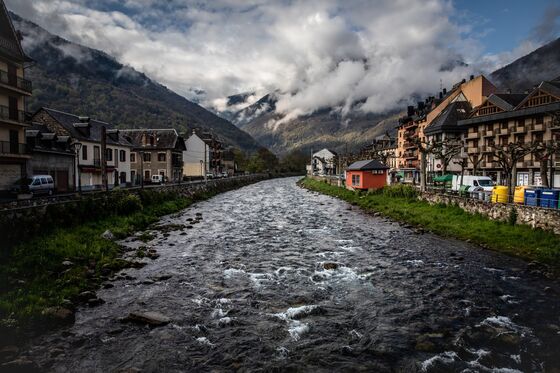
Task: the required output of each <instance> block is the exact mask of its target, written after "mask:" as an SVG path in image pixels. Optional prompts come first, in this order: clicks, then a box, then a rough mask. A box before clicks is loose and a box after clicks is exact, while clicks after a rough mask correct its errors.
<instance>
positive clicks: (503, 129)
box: [500, 128, 509, 135]
mask: <svg viewBox="0 0 560 373" xmlns="http://www.w3.org/2000/svg"><path fill="white" fill-rule="evenodd" d="M500 135H509V128H500Z"/></svg>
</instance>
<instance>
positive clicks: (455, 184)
mask: <svg viewBox="0 0 560 373" xmlns="http://www.w3.org/2000/svg"><path fill="white" fill-rule="evenodd" d="M451 184H452V186H451V188H452V189H453V190H459V189H460V187H461V185H468V186H470V187H471V189H473V188H477V187H480V188H482V189H483V190H484V191H486V192H491V191H492V189H493V188H494V185H495V183H494V182H493V181H492V179H491V178H489V177H488V176H471V175H464V176H463V182H462V183H461V176H460V175H453V181H452V183H451Z"/></svg>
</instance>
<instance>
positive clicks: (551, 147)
mask: <svg viewBox="0 0 560 373" xmlns="http://www.w3.org/2000/svg"><path fill="white" fill-rule="evenodd" d="M551 116H552V123H551V125H552V126H553V127H554V126H558V125H560V111H558V112H555V113H551ZM531 153H532V154H533V155H534V156H535V158H536V159H537V160H538V161H539V163H540V173H541V181H542V184H543V186H544V187H545V188H549V187H550V184H549V182H548V162H549V160H551V159H552V158H553V156H554V155H556V154H560V142H559V141H558V138H553V139H552V140H549V141H536V142H534V143H533V144H532V150H531Z"/></svg>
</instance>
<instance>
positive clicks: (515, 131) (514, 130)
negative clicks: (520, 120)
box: [511, 126, 527, 135]
mask: <svg viewBox="0 0 560 373" xmlns="http://www.w3.org/2000/svg"><path fill="white" fill-rule="evenodd" d="M525 132H527V131H525V127H520V126H517V127H513V128H512V131H511V133H513V134H515V135H516V134H521V133H525Z"/></svg>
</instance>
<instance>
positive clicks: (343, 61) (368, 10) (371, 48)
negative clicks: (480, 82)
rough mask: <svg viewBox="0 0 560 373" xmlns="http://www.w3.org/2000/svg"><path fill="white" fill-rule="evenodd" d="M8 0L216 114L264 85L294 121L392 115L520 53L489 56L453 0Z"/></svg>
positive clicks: (263, 90)
mask: <svg viewBox="0 0 560 373" xmlns="http://www.w3.org/2000/svg"><path fill="white" fill-rule="evenodd" d="M7 5H8V6H9V7H10V8H11V9H13V10H14V11H16V12H18V13H21V14H20V15H22V16H23V17H25V18H28V19H31V20H32V21H34V22H36V23H38V24H39V25H41V26H43V27H45V28H47V30H49V31H51V32H53V33H56V34H60V35H61V36H63V37H65V38H67V39H69V40H71V41H74V42H78V43H82V44H84V45H86V46H89V47H93V48H96V49H100V50H103V51H105V52H107V53H108V54H111V55H113V56H115V57H116V58H117V59H118V60H119V61H120V62H122V63H124V64H127V65H130V66H131V67H133V68H135V69H137V70H139V71H141V72H143V73H145V74H146V75H148V76H150V77H151V78H154V79H156V80H158V81H159V82H161V83H163V84H165V85H167V86H168V87H170V88H171V89H173V90H175V91H176V92H178V93H179V94H182V95H184V96H186V97H188V98H191V99H195V100H197V101H199V102H202V103H203V104H205V105H208V106H213V107H215V108H217V109H223V108H224V105H225V103H227V101H226V97H227V96H230V95H232V94H236V93H239V92H254V93H255V95H254V96H248V97H249V99H250V102H254V101H255V100H257V99H258V98H259V97H261V96H262V95H263V94H265V93H267V92H277V96H278V103H277V105H276V108H277V111H278V112H279V113H281V114H283V115H284V118H285V120H288V119H293V118H296V117H298V116H300V115H306V114H310V113H312V112H313V111H316V110H318V109H322V108H332V109H333V110H335V111H338V112H339V113H341V114H342V115H345V113H347V112H348V111H349V110H350V108H358V109H359V110H362V111H364V112H377V113H378V112H385V111H389V110H391V109H394V108H395V107H396V106H402V105H403V100H408V99H409V97H410V95H411V94H412V93H416V94H420V95H422V94H433V93H434V92H436V91H437V90H438V89H439V86H440V79H441V80H442V81H443V84H444V86H447V87H450V86H451V85H452V84H454V83H455V82H457V81H459V80H461V79H462V78H465V77H467V76H468V75H469V74H471V73H478V72H480V71H486V70H485V69H487V68H488V67H490V66H493V65H495V64H497V63H502V61H505V60H507V59H508V58H512V57H513V54H512V55H509V56H508V55H502V56H486V57H485V58H483V56H482V53H481V50H482V48H481V46H480V44H479V43H478V41H477V38H476V36H472V35H471V34H472V32H473V31H472V29H471V28H469V26H468V25H465V24H459V23H457V22H458V21H453V20H452V17H451V16H452V15H453V14H454V13H455V12H456V10H455V9H454V8H453V3H452V2H450V1H447V0H377V1H375V3H372V2H371V1H370V0H353V1H342V0H339V1H336V0H292V1H287V0H286V1H267V0H247V1H234V0H215V1H211V2H200V1H196V0H187V1H178V0H170V1H159V0H134V1H133V0H126V1H117V0H99V1H95V2H91V1H87V0H74V1H70V0H7ZM459 51H460V52H461V53H459ZM463 61H464V62H467V63H468V64H469V65H468V66H466V65H465V64H464V63H462V62H463ZM248 103H249V102H245V105H246V104H248ZM356 103H360V104H358V105H356ZM237 105H238V106H239V107H241V106H242V105H240V104H237Z"/></svg>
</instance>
